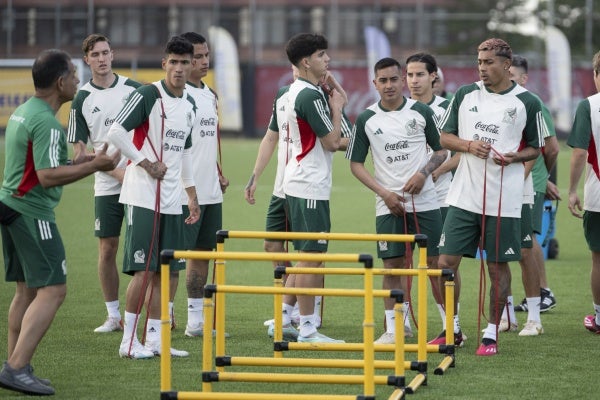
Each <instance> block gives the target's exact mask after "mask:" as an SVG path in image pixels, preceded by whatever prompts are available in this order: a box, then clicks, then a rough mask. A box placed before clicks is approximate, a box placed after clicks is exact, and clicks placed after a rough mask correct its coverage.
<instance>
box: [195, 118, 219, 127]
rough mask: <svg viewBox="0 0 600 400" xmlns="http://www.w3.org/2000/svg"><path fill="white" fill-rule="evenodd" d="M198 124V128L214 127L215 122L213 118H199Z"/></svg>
mask: <svg viewBox="0 0 600 400" xmlns="http://www.w3.org/2000/svg"><path fill="white" fill-rule="evenodd" d="M198 124H199V125H200V126H214V125H216V121H215V117H211V118H204V117H203V118H200V119H199V120H198Z"/></svg>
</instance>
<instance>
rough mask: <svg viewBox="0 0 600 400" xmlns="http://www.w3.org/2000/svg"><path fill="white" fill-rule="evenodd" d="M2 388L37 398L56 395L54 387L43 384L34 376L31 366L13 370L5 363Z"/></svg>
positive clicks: (0, 378)
mask: <svg viewBox="0 0 600 400" xmlns="http://www.w3.org/2000/svg"><path fill="white" fill-rule="evenodd" d="M0 387H3V388H5V389H8V390H14V391H15V392H21V393H25V394H31V395H35V396H50V395H53V394H54V388H53V387H52V386H49V385H45V384H43V383H42V382H41V381H40V379H39V378H37V377H36V376H35V375H33V368H31V365H29V364H27V365H25V366H24V367H23V368H20V369H13V368H12V367H11V366H10V365H8V363H7V362H4V365H3V366H2V371H0Z"/></svg>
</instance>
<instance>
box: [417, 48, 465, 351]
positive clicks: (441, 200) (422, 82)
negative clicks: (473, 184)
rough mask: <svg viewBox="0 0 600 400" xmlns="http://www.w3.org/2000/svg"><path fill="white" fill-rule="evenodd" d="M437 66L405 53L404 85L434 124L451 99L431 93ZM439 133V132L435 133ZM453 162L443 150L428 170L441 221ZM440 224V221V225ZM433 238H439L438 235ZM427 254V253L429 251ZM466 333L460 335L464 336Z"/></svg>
mask: <svg viewBox="0 0 600 400" xmlns="http://www.w3.org/2000/svg"><path fill="white" fill-rule="evenodd" d="M437 74H438V66H437V62H436V60H435V57H433V56H432V55H431V54H427V53H416V54H412V55H410V56H408V58H407V59H406V85H407V86H408V90H409V91H410V98H411V99H413V100H417V101H419V102H421V103H424V104H427V105H428V106H429V108H431V110H432V111H433V118H434V121H435V123H436V124H437V123H438V121H440V120H441V119H442V116H443V115H444V112H445V111H446V109H447V108H448V105H449V104H450V102H449V101H448V100H447V99H445V98H443V97H440V96H438V95H435V94H434V92H433V86H434V85H433V84H434V82H435V81H436V80H437V79H438V75H437ZM438 135H439V133H438ZM427 154H428V155H429V156H430V157H431V156H432V155H433V154H434V151H433V150H432V149H431V147H429V146H427ZM455 164H457V163H456V162H454V160H452V159H451V153H450V151H448V150H446V159H445V160H444V162H443V163H442V164H441V165H440V166H439V167H437V168H436V169H435V170H433V171H432V172H431V178H432V180H433V183H434V186H435V192H436V194H437V199H438V205H439V207H440V213H441V215H442V224H443V223H444V219H445V218H446V213H447V212H448V204H446V196H447V195H448V189H449V188H450V182H451V181H452V170H453V169H454V168H456V165H455ZM440 225H441V224H440ZM435 240H439V237H437V238H436V239H435ZM428 254H429V253H428ZM432 262H433V264H432V268H437V256H436V257H434V258H433V259H432ZM440 282H441V280H440V279H437V278H432V279H431V285H432V287H431V289H432V292H433V297H434V299H435V301H436V304H437V308H438V311H439V313H440V316H441V318H442V327H443V329H446V312H445V308H444V299H443V298H442V297H441V289H440ZM464 338H465V335H463V339H464Z"/></svg>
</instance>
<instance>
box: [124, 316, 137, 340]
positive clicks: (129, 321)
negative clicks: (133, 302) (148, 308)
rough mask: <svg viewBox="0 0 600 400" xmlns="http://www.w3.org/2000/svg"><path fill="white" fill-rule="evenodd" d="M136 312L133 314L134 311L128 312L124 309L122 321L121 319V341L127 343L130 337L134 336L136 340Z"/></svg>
mask: <svg viewBox="0 0 600 400" xmlns="http://www.w3.org/2000/svg"><path fill="white" fill-rule="evenodd" d="M137 315H138V314H134V313H130V312H127V311H125V313H124V315H123V316H124V318H123V319H124V321H123V340H122V343H125V342H127V343H129V341H130V340H131V338H132V337H134V338H135V340H137V334H136V331H137V323H136V317H137ZM137 319H138V321H137V322H139V318H137Z"/></svg>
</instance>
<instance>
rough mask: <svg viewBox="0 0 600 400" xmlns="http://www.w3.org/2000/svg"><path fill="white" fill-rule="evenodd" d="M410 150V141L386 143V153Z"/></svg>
mask: <svg viewBox="0 0 600 400" xmlns="http://www.w3.org/2000/svg"><path fill="white" fill-rule="evenodd" d="M407 148H408V140H399V141H397V142H396V143H386V144H385V151H394V150H400V149H407Z"/></svg>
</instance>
